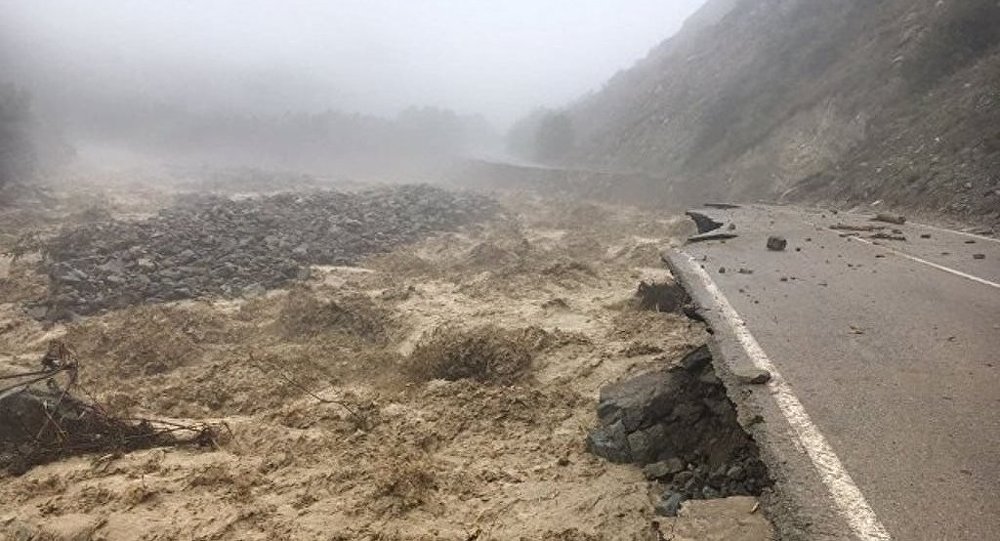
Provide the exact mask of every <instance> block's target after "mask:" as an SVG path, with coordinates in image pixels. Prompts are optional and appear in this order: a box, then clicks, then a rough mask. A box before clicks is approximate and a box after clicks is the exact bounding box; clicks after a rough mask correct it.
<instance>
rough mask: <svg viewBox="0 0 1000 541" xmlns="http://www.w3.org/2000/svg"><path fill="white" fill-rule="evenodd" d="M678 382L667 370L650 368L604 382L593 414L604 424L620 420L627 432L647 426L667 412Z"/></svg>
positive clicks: (678, 389)
mask: <svg viewBox="0 0 1000 541" xmlns="http://www.w3.org/2000/svg"><path fill="white" fill-rule="evenodd" d="M681 383H682V382H681V381H679V380H678V378H674V377H672V376H671V374H670V373H669V372H667V371H654V372H649V373H646V374H642V375H639V376H637V377H634V378H632V379H629V380H626V381H623V382H620V383H614V384H611V385H607V386H605V387H603V388H602V389H601V391H600V400H599V402H598V405H597V416H598V418H599V419H600V420H601V424H603V425H604V426H609V425H611V424H614V423H615V422H619V421H620V422H621V423H622V425H623V426H624V428H625V430H626V431H628V432H634V431H636V430H638V429H640V428H643V427H646V426H651V425H652V424H653V423H655V422H656V421H657V420H658V419H660V418H661V417H664V416H665V415H666V414H668V413H670V410H671V408H672V407H673V402H674V398H675V396H677V395H679V394H680V393H681V389H680V385H681Z"/></svg>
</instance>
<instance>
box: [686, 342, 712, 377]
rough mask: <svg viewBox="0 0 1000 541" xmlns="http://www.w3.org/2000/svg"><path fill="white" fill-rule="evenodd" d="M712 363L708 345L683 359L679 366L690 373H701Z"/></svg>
mask: <svg viewBox="0 0 1000 541" xmlns="http://www.w3.org/2000/svg"><path fill="white" fill-rule="evenodd" d="M711 362H712V352H711V351H709V349H708V346H707V345H702V346H699V347H698V348H697V349H695V350H693V351H691V352H690V353H688V354H687V355H685V356H684V357H683V358H681V360H680V363H678V366H680V367H682V368H683V369H684V370H686V371H688V372H691V373H697V372H701V371H702V370H703V369H704V368H705V367H706V366H708V364H709V363H711Z"/></svg>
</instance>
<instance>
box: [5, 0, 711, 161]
mask: <svg viewBox="0 0 1000 541" xmlns="http://www.w3.org/2000/svg"><path fill="white" fill-rule="evenodd" d="M702 2H703V0H674V1H662V0H661V1H654V0H630V1H615V2H612V1H610V0H546V1H538V0H530V1H529V0H507V1H505V2H494V1H486V0H425V1H419V2H418V1H405V0H363V1H362V0H356V1H346V0H340V1H337V0H334V1H327V2H320V1H307V0H286V1H277V0H272V1H261V0H256V1H254V0H202V1H196V0H171V1H166V0H117V1H111V0H94V1H88V2H80V1H73V0H31V1H22V0H0V73H2V75H0V82H3V83H8V84H13V85H16V86H17V87H18V88H20V89H23V90H26V91H27V92H28V93H29V94H30V95H31V96H32V99H33V102H34V108H35V109H36V110H37V111H38V113H39V114H41V115H43V116H45V117H46V118H47V119H48V121H49V122H51V123H55V124H57V125H61V126H63V127H65V129H66V130H67V133H69V134H70V136H71V137H72V138H76V139H88V138H89V139H94V140H99V139H104V140H110V141H117V142H119V143H124V142H127V143H129V144H131V145H133V146H135V145H139V146H145V147H146V150H149V149H150V147H157V148H158V147H163V146H167V147H169V148H170V149H171V150H174V151H177V152H181V153H190V152H192V151H195V150H199V151H206V150H207V151H210V152H212V153H219V154H222V153H226V152H231V151H233V150H238V149H240V148H243V149H244V150H247V151H248V152H247V155H248V156H255V157H260V156H261V152H260V149H259V148H257V147H261V146H262V147H267V151H266V152H264V154H266V155H268V157H269V158H275V159H279V160H280V161H281V162H283V163H284V164H285V165H294V164H295V163H297V162H303V165H305V166H309V165H311V164H310V163H308V162H316V160H315V158H316V154H317V152H320V151H321V150H323V149H326V148H327V146H329V145H331V144H335V145H337V146H339V148H338V149H337V150H336V151H335V152H332V155H337V156H339V157H340V158H338V159H340V160H342V161H343V160H350V159H353V158H358V157H360V156H361V155H363V154H365V153H366V152H369V151H370V150H371V148H370V147H371V146H372V141H379V144H378V145H376V146H379V147H380V148H379V152H383V151H384V150H385V148H382V147H385V146H386V145H388V146H389V147H391V148H393V149H396V148H397V147H400V148H406V149H407V150H408V151H409V150H412V151H413V153H416V154H426V153H432V154H433V153H441V152H452V151H454V150H456V149H457V148H458V147H461V150H462V151H471V150H472V149H476V150H477V151H481V150H482V149H483V148H486V147H488V146H490V145H493V144H496V142H497V141H498V140H499V136H500V134H502V132H503V131H505V130H506V129H507V128H508V127H509V126H510V125H511V124H513V123H514V122H515V121H516V120H517V119H518V118H521V117H523V116H525V115H527V114H528V113H529V112H530V111H532V110H535V109H537V108H539V107H559V106H563V105H565V104H567V103H569V102H571V101H572V100H573V99H575V98H576V97H578V96H580V95H582V94H583V93H585V92H587V91H588V90H592V89H596V88H599V87H600V85H601V84H602V83H603V81H605V80H606V79H607V78H609V77H610V76H611V75H613V74H614V73H615V72H616V71H618V70H620V69H624V68H626V67H628V66H629V65H631V64H632V63H633V62H635V61H636V60H638V59H639V58H641V57H642V56H643V55H644V54H645V53H646V51H648V50H649V49H650V48H651V47H653V46H654V45H656V44H657V43H658V42H660V41H662V40H663V39H665V38H666V37H668V36H670V35H671V34H673V33H674V32H675V31H676V30H677V29H678V28H679V27H680V25H681V23H682V22H683V20H684V19H685V18H686V17H687V16H688V15H690V13H691V12H692V11H693V10H694V9H696V8H697V7H698V6H699V5H700V4H701V3H702ZM452 129H455V130H457V131H455V132H454V133H452V132H451V131H449V130H452ZM426 130H431V131H434V130H439V131H440V130H443V132H441V133H433V134H429V133H428V132H427V131H426ZM445 132H446V133H445ZM237 135H238V137H237ZM428 135H430V137H429V139H430V141H428V140H427V139H428ZM414 145H416V147H417V148H411V147H413V146H414ZM250 147H254V148H250ZM321 153H322V154H324V159H323V161H328V159H327V158H329V155H327V153H325V152H321Z"/></svg>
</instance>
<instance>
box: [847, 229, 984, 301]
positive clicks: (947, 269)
mask: <svg viewBox="0 0 1000 541" xmlns="http://www.w3.org/2000/svg"><path fill="white" fill-rule="evenodd" d="M847 238H849V239H852V240H856V241H858V242H863V243H865V244H867V245H869V246H878V247H879V248H884V249H886V250H889V251H890V252H892V253H894V254H896V255H898V256H900V257H905V258H906V259H909V260H911V261H916V262H917V263H923V264H924V265H927V266H928V267H933V268H935V269H938V270H942V271H944V272H948V273H951V274H954V275H955V276H961V277H962V278H965V279H967V280H972V281H973V282H979V283H980V284H984V285H988V286H992V287H995V288H997V289H1000V284H998V283H996V282H991V281H989V280H987V279H985V278H980V277H978V276H974V275H972V274H968V273H965V272H962V271H960V270H955V269H953V268H951V267H945V266H944V265H938V264H937V263H934V262H932V261H927V260H926V259H922V258H919V257H917V256H915V255H910V254H908V253H906V252H903V251H900V250H897V249H895V248H893V247H891V246H886V245H884V244H875V243H874V242H872V241H870V240H867V239H863V238H861V237H847Z"/></svg>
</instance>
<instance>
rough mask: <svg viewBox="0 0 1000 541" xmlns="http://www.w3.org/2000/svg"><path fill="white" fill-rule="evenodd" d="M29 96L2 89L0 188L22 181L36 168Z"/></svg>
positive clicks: (1, 87)
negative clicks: (31, 136)
mask: <svg viewBox="0 0 1000 541" xmlns="http://www.w3.org/2000/svg"><path fill="white" fill-rule="evenodd" d="M30 122H31V106H30V100H29V98H28V94H27V93H26V92H23V91H20V90H18V89H16V88H14V87H12V86H9V85H3V86H0V186H4V185H6V184H7V183H9V182H13V181H15V180H18V179H21V178H23V177H25V176H26V175H28V174H30V173H31V171H32V170H33V169H34V167H35V155H34V150H33V148H32V144H31V138H30V136H29V133H30Z"/></svg>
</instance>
